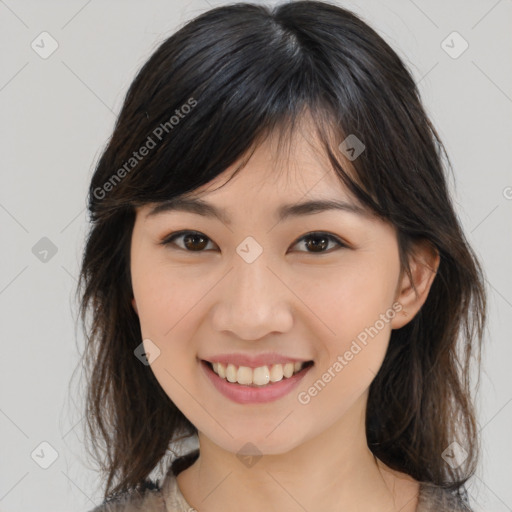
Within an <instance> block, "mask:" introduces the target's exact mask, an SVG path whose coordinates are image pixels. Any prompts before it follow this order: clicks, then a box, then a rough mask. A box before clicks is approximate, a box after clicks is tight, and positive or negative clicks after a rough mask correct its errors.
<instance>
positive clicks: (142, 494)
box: [91, 454, 472, 512]
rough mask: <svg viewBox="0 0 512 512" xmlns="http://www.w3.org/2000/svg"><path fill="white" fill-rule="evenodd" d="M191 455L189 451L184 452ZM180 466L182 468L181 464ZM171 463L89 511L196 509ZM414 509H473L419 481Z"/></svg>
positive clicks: (456, 511) (420, 511)
mask: <svg viewBox="0 0 512 512" xmlns="http://www.w3.org/2000/svg"><path fill="white" fill-rule="evenodd" d="M187 455H190V454H187ZM181 469H184V468H183V467H182V468H181ZM178 473H179V470H178V471H177V472H174V471H173V467H172V466H171V467H170V468H169V470H168V472H167V474H166V476H165V478H164V480H163V482H162V485H161V486H160V485H158V482H157V483H153V482H151V481H149V483H148V484H146V488H145V489H144V490H142V491H131V492H126V493H124V494H121V495H119V496H117V497H116V498H114V499H110V500H108V501H105V502H104V503H102V504H101V505H99V506H98V507H96V508H95V509H94V510H91V512H141V511H142V510H143V511H144V512H197V511H196V509H194V508H193V507H192V506H191V505H189V504H188V503H187V502H186V500H185V498H184V496H183V494H182V493H181V491H180V488H179V487H178V481H177V480H176V475H177V474H178ZM416 512H472V511H471V509H470V508H469V507H468V506H467V505H465V504H464V503H463V502H462V501H461V499H460V498H458V497H456V496H454V495H453V494H452V493H451V492H449V491H448V490H446V489H444V488H442V487H439V486H437V485H434V484H430V483H425V482H420V493H419V497H418V506H417V508H416Z"/></svg>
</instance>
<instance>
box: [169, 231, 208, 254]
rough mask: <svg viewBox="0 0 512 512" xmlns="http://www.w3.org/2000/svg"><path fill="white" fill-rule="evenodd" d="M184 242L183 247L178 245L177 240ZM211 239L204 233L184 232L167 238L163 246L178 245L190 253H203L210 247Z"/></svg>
mask: <svg viewBox="0 0 512 512" xmlns="http://www.w3.org/2000/svg"><path fill="white" fill-rule="evenodd" d="M179 239H182V240H183V246H181V245H179V244H176V243H175V240H179ZM208 241H210V239H209V238H208V237H207V236H206V235H204V234H203V233H199V232H197V231H182V232H180V233H173V234H172V235H171V236H170V237H167V238H165V239H164V240H163V241H162V242H161V244H162V245H170V244H174V245H178V247H179V248H180V249H183V250H186V251H188V252H202V251H203V249H204V248H205V247H206V246H207V245H208Z"/></svg>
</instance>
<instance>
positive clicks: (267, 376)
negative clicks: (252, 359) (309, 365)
mask: <svg viewBox="0 0 512 512" xmlns="http://www.w3.org/2000/svg"><path fill="white" fill-rule="evenodd" d="M305 364H306V363H302V362H296V363H286V364H284V365H283V364H273V365H271V366H270V369H269V367H268V366H258V368H254V369H253V368H250V367H249V366H239V367H237V366H235V365H234V364H231V363H228V365H227V366H226V365H224V364H222V363H212V366H213V371H214V372H215V373H216V374H217V375H218V376H219V377H222V378H223V379H226V380H228V381H229V382H238V384H245V385H251V384H255V385H256V386H264V385H265V384H268V383H269V382H278V381H280V380H281V379H282V378H283V376H284V377H286V378H288V377H291V376H292V375H293V374H294V373H297V372H298V371H300V370H301V369H302V367H303V366H304V365H305Z"/></svg>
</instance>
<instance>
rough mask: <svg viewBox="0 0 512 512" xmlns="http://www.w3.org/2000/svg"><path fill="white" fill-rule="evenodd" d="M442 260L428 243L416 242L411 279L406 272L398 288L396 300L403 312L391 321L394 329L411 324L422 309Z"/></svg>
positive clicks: (410, 258)
mask: <svg viewBox="0 0 512 512" xmlns="http://www.w3.org/2000/svg"><path fill="white" fill-rule="evenodd" d="M440 260H441V258H440V256H439V252H438V251H437V249H436V248H435V247H433V246H432V244H430V243H429V242H428V241H426V240H422V241H420V242H415V244H414V247H413V249H412V251H411V255H410V256H409V267H410V270H411V277H409V276H408V275H407V272H405V270H404V271H403V272H402V275H401V278H400V281H399V283H398V286H397V293H396V298H395V300H396V301H398V302H399V303H400V304H401V305H402V310H401V311H400V312H399V313H398V314H397V315H395V317H394V318H393V320H392V321H391V328H392V329H400V327H403V326H404V325H406V324H407V323H409V322H410V321H411V320H412V319H413V318H414V316H415V315H416V313H418V311H419V310H420V309H421V307H422V306H423V304H424V303H425V301H426V300H427V297H428V293H429V291H430V287H431V286H432V283H433V282H434V278H435V276H436V272H437V269H438V267H439V262H440ZM411 278H412V281H411Z"/></svg>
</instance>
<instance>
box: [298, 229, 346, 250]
mask: <svg viewBox="0 0 512 512" xmlns="http://www.w3.org/2000/svg"><path fill="white" fill-rule="evenodd" d="M302 242H303V243H304V246H305V247H306V249H307V251H306V252H309V253H319V254H320V253H325V252H331V251H326V250H325V249H326V248H327V247H328V246H329V243H331V242H334V243H335V244H336V246H337V247H346V245H345V244H344V243H342V242H341V241H340V240H339V239H338V238H337V237H335V236H334V235H330V234H328V233H323V232H320V231H318V232H313V233H308V234H307V235H305V236H303V237H302V238H300V239H299V240H298V241H297V243H296V244H295V245H297V244H299V243H302Z"/></svg>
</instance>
